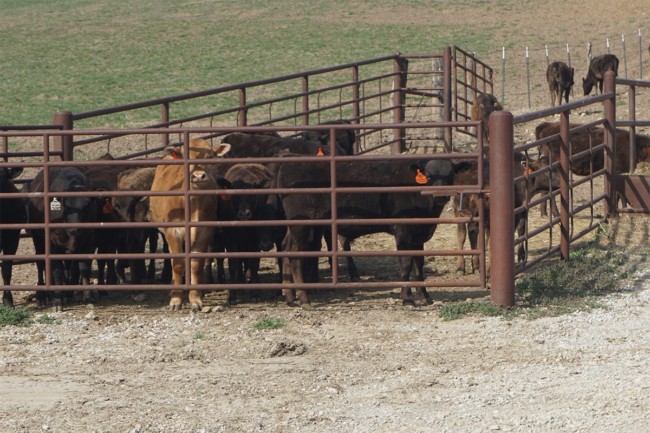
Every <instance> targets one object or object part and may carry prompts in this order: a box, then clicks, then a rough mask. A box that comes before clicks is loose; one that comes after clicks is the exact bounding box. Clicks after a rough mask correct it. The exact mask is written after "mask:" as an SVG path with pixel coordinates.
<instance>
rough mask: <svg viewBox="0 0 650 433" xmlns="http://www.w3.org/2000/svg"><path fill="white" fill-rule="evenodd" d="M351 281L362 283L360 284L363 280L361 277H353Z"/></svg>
mask: <svg viewBox="0 0 650 433" xmlns="http://www.w3.org/2000/svg"><path fill="white" fill-rule="evenodd" d="M350 281H352V282H353V283H360V282H361V278H359V277H353V278H350Z"/></svg>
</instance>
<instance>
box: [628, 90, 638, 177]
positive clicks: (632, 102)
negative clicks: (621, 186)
mask: <svg viewBox="0 0 650 433" xmlns="http://www.w3.org/2000/svg"><path fill="white" fill-rule="evenodd" d="M635 93H636V86H630V92H629V98H630V99H629V104H628V107H629V108H628V117H629V120H631V121H632V122H635V121H636V94H635ZM635 169H636V126H634V125H632V126H630V173H632V172H633V171H634V170H635Z"/></svg>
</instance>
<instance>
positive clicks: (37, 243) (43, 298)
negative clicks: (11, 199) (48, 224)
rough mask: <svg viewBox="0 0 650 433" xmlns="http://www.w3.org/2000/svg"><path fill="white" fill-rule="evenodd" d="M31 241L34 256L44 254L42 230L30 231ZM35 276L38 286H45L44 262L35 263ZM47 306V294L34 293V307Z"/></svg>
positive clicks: (41, 292)
mask: <svg viewBox="0 0 650 433" xmlns="http://www.w3.org/2000/svg"><path fill="white" fill-rule="evenodd" d="M32 241H33V242H34V251H35V252H36V254H45V239H44V231H43V230H40V231H39V230H32ZM36 274H37V276H38V283H36V284H37V285H39V286H44V285H45V278H44V275H45V260H37V261H36ZM46 304H47V293H46V292H43V291H40V290H39V291H37V292H36V306H37V307H45V305H46Z"/></svg>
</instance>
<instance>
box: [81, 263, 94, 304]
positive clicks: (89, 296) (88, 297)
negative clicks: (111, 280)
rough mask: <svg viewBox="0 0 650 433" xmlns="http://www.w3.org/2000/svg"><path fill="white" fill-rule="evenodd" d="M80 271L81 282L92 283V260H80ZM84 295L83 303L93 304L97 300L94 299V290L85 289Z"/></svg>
mask: <svg viewBox="0 0 650 433" xmlns="http://www.w3.org/2000/svg"><path fill="white" fill-rule="evenodd" d="M78 263H79V273H80V274H81V282H82V284H84V285H89V284H90V269H91V264H92V261H91V260H80V261H79V262H78ZM83 292H84V297H83V303H84V304H86V305H93V304H94V303H95V300H94V299H93V292H92V290H88V289H85V290H84V291H83Z"/></svg>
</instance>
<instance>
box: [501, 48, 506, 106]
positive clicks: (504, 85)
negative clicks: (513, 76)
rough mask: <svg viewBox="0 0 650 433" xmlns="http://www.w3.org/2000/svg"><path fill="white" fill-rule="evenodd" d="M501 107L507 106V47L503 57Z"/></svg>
mask: <svg viewBox="0 0 650 433" xmlns="http://www.w3.org/2000/svg"><path fill="white" fill-rule="evenodd" d="M501 59H502V60H501V105H502V106H504V107H505V106H506V47H503V54H502V55H501Z"/></svg>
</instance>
